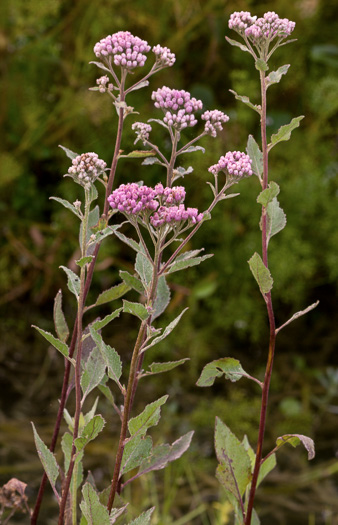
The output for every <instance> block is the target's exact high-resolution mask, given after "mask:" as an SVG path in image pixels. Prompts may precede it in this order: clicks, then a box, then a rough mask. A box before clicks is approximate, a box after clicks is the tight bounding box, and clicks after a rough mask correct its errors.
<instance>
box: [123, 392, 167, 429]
mask: <svg viewBox="0 0 338 525" xmlns="http://www.w3.org/2000/svg"><path fill="white" fill-rule="evenodd" d="M168 397H169V396H168V395H166V396H162V397H160V398H159V399H157V401H154V402H153V403H150V404H149V405H147V406H146V407H145V409H144V410H143V412H141V414H139V415H138V416H136V417H133V418H132V419H130V420H129V422H128V428H129V432H130V435H131V436H133V435H134V434H136V432H137V433H138V434H139V435H144V434H145V433H146V432H147V430H148V428H150V427H153V426H156V425H157V423H158V422H159V420H160V416H161V406H162V405H164V403H165V402H166V401H167V399H168Z"/></svg>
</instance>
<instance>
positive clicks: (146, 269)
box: [135, 252, 153, 288]
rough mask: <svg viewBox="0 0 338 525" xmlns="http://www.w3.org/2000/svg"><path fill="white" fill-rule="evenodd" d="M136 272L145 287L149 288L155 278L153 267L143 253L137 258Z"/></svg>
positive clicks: (139, 253)
mask: <svg viewBox="0 0 338 525" xmlns="http://www.w3.org/2000/svg"><path fill="white" fill-rule="evenodd" d="M135 270H136V272H137V273H138V275H139V276H140V279H141V281H142V284H143V286H144V287H145V288H147V287H148V286H149V284H150V283H151V280H152V277H153V265H152V264H151V262H150V261H149V259H148V258H147V257H146V256H145V255H144V253H142V252H138V254H137V256H136V263H135Z"/></svg>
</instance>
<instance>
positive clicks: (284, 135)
mask: <svg viewBox="0 0 338 525" xmlns="http://www.w3.org/2000/svg"><path fill="white" fill-rule="evenodd" d="M303 118H304V115H301V116H300V117H295V118H293V119H292V120H291V122H290V123H289V124H286V125H285V126H281V127H280V128H279V130H278V132H277V133H276V134H274V135H272V136H271V142H270V144H269V145H268V150H269V151H270V150H271V149H272V148H273V146H275V145H276V144H278V142H282V141H283V140H289V139H290V137H291V132H292V131H293V130H294V129H296V128H298V127H299V123H300V121H301V120H302V119H303Z"/></svg>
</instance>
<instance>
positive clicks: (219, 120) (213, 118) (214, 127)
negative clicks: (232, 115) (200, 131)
mask: <svg viewBox="0 0 338 525" xmlns="http://www.w3.org/2000/svg"><path fill="white" fill-rule="evenodd" d="M201 118H202V119H203V120H205V121H206V122H205V126H204V131H205V133H208V135H211V136H212V137H216V135H217V131H222V130H223V126H222V124H225V122H228V120H229V117H228V115H226V114H225V113H223V112H222V111H219V110H218V109H214V110H212V111H205V112H204V113H203V115H201Z"/></svg>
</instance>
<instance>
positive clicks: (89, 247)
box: [79, 206, 100, 255]
mask: <svg viewBox="0 0 338 525" xmlns="http://www.w3.org/2000/svg"><path fill="white" fill-rule="evenodd" d="M99 217H100V210H99V207H98V206H95V208H93V209H92V210H91V211H90V212H89V216H88V228H87V234H86V239H85V243H86V254H85V255H92V254H93V252H94V249H95V245H94V244H93V243H89V240H90V238H91V236H92V235H96V234H93V232H92V228H95V226H96V225H97V223H98V222H99ZM82 230H83V222H81V225H80V232H79V244H80V246H82Z"/></svg>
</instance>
